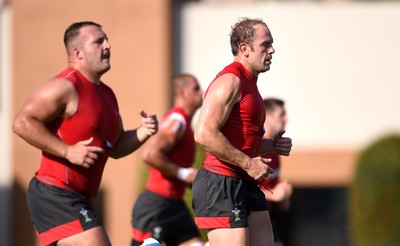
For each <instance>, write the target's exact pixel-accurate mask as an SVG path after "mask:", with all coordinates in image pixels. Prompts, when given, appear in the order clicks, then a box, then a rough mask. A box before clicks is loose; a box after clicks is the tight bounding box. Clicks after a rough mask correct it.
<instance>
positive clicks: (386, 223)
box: [349, 135, 400, 246]
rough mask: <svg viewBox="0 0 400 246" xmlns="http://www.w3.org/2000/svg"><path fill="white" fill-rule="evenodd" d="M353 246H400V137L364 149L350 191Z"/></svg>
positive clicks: (350, 220) (384, 138)
mask: <svg viewBox="0 0 400 246" xmlns="http://www.w3.org/2000/svg"><path fill="white" fill-rule="evenodd" d="M349 222H350V233H351V240H352V245H354V246H369V245H371V246H376V245H379V246H392V245H393V246H395V245H400V232H399V228H400V136H399V135H388V136H385V137H382V138H381V139H379V140H377V141H376V142H374V143H372V144H371V145H370V146H368V147H367V148H366V149H365V150H363V151H362V152H361V153H360V155H359V157H358V160H357V163H356V170H355V174H354V180H353V182H352V184H351V187H350V191H349Z"/></svg>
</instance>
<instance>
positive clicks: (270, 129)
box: [259, 98, 292, 246]
mask: <svg viewBox="0 0 400 246" xmlns="http://www.w3.org/2000/svg"><path fill="white" fill-rule="evenodd" d="M264 108H265V123H264V128H265V133H264V137H266V138H274V137H275V136H277V135H278V136H279V134H280V133H281V132H282V131H284V130H285V126H286V122H287V115H286V110H285V103H284V101H282V100H280V99H277V98H266V99H264ZM261 157H263V158H268V159H271V162H269V163H268V165H269V166H270V167H271V168H272V169H274V173H273V174H271V175H269V176H268V177H267V178H263V179H262V181H261V182H260V184H259V185H260V187H261V191H262V192H264V194H265V198H266V199H267V201H268V209H269V215H270V218H271V224H272V229H273V233H274V241H275V246H283V245H284V240H283V236H282V234H281V232H280V230H279V225H280V223H278V222H279V218H278V216H279V213H278V211H287V210H288V209H289V208H290V197H291V196H292V185H291V184H290V183H289V182H288V181H287V180H281V179H280V169H281V164H280V157H279V155H278V154H277V153H275V152H269V153H266V154H264V155H262V156H261Z"/></svg>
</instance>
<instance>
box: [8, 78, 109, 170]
mask: <svg viewBox="0 0 400 246" xmlns="http://www.w3.org/2000/svg"><path fill="white" fill-rule="evenodd" d="M76 107H77V95H76V92H75V89H74V87H73V85H72V84H71V83H70V82H69V81H68V80H65V79H57V78H53V79H50V80H48V81H46V82H45V83H43V84H42V85H41V86H40V87H39V88H38V89H37V90H36V91H35V92H34V93H33V94H32V96H31V97H30V98H29V99H28V100H27V101H26V102H25V103H24V105H23V106H22V107H21V109H20V111H19V112H18V114H17V116H16V118H15V120H14V122H13V126H12V129H13V131H14V133H16V134H17V135H18V136H20V137H21V138H22V139H24V140H25V141H26V142H28V143H29V144H31V145H32V146H34V147H36V148H38V149H40V150H43V151H45V152H48V153H50V154H53V155H55V156H59V157H62V158H66V159H67V160H69V161H70V162H71V163H73V164H76V165H82V166H84V167H86V168H88V167H89V166H90V165H93V164H94V161H95V160H96V159H97V154H96V153H98V152H103V149H101V148H99V147H94V146H86V145H87V144H89V143H90V142H91V139H88V140H84V141H82V142H79V143H77V144H75V145H68V144H66V143H64V142H63V141H61V140H60V139H59V138H58V137H56V136H55V135H54V134H52V133H51V132H50V131H49V130H48V129H47V127H46V124H47V123H49V122H51V121H53V120H55V119H56V118H58V117H68V116H70V115H72V114H74V113H75V111H76Z"/></svg>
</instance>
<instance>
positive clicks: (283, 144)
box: [272, 131, 293, 156]
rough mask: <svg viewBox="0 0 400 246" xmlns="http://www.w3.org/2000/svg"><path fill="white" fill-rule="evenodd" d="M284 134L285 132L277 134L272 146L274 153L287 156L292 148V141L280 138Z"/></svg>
mask: <svg viewBox="0 0 400 246" xmlns="http://www.w3.org/2000/svg"><path fill="white" fill-rule="evenodd" d="M284 133H285V131H280V132H279V133H278V134H276V135H275V137H274V140H273V142H272V144H273V147H274V149H275V152H276V153H278V154H280V155H284V156H289V154H290V151H291V150H292V146H293V145H292V139H291V138H287V137H282V135H283V134H284Z"/></svg>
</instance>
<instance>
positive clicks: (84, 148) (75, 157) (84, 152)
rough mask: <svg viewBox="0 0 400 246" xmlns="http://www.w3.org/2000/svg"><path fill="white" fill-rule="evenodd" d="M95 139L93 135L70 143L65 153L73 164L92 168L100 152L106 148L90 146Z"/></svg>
mask: <svg viewBox="0 0 400 246" xmlns="http://www.w3.org/2000/svg"><path fill="white" fill-rule="evenodd" d="M92 141H93V137H91V138H89V139H87V140H84V141H80V142H78V143H76V144H74V145H70V146H69V147H68V149H67V152H66V154H65V158H66V159H67V160H68V161H69V162H70V163H72V164H75V165H78V166H82V167H84V168H90V167H91V166H93V165H94V164H95V163H96V160H97V158H98V153H104V149H102V148H100V147H97V146H88V145H89V144H90V143H91V142H92Z"/></svg>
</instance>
